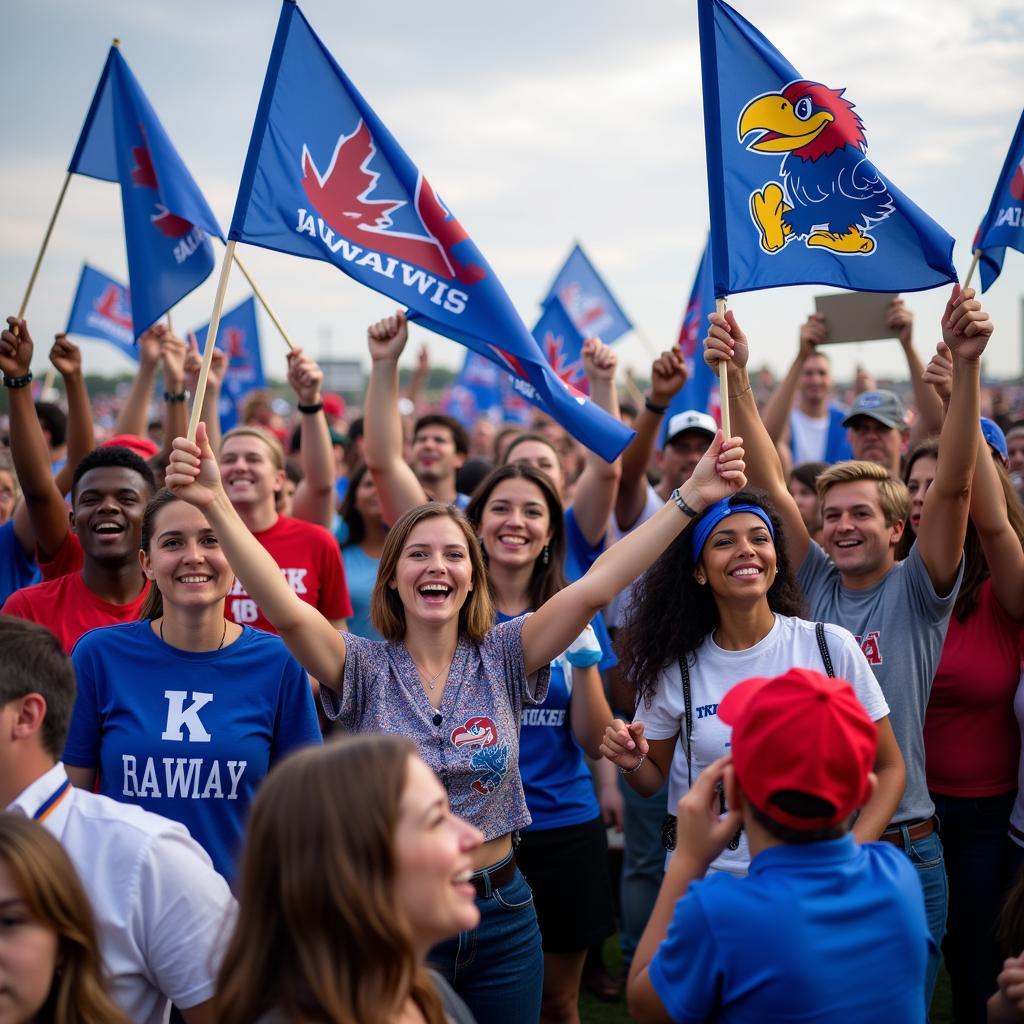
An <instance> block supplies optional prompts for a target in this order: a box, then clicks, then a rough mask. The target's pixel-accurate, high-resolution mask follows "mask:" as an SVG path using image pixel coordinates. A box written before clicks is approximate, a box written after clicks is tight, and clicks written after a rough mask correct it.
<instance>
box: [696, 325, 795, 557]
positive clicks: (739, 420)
mask: <svg viewBox="0 0 1024 1024" xmlns="http://www.w3.org/2000/svg"><path fill="white" fill-rule="evenodd" d="M708 319H709V320H710V322H711V326H710V328H709V329H708V336H707V337H706V338H705V339H704V359H705V361H706V362H707V363H708V365H709V366H710V367H711V369H712V370H714V371H715V374H716V375H717V374H718V364H719V362H721V360H723V359H726V360H727V363H726V367H727V371H728V382H729V411H730V413H731V414H732V426H733V429H734V430H735V431H736V432H737V433H738V434H739V435H740V437H742V438H743V446H744V450H745V451H746V459H747V466H748V467H749V479H750V483H751V485H752V486H753V487H760V488H762V489H763V490H765V491H767V492H768V496H769V498H771V502H772V504H773V505H774V506H775V511H776V512H778V514H779V516H780V518H781V519H782V524H783V526H784V528H785V535H786V552H787V554H788V555H789V560H790V563H791V564H792V565H793V566H794V567H796V568H799V567H800V565H801V564H802V563H803V560H804V558H805V557H806V555H807V550H808V548H809V547H810V544H811V536H810V534H809V533H808V532H807V527H806V526H805V525H804V520H803V516H801V515H800V509H799V508H797V504H796V502H795V501H794V500H793V496H792V495H791V494H790V493H789V487H788V486H787V481H786V474H785V473H784V472H783V469H782V461H781V460H780V458H779V453H778V450H777V449H776V447H775V444H774V442H773V441H772V439H771V437H769V435H768V431H767V430H766V429H765V425H764V423H763V422H762V421H761V415H760V413H759V412H758V409H757V402H756V401H755V400H754V392H753V389H752V388H751V385H750V378H749V377H748V376H747V358H748V356H749V354H750V349H749V346H748V344H747V336H746V335H745V334H744V333H743V331H742V329H741V328H740V325H739V324H738V323H737V322H736V317H735V316H734V315H733V312H732V310H730V311H729V312H728V313H726V314H725V316H721V315H719V314H718V313H712V314H711V316H710V317H709V318H708Z"/></svg>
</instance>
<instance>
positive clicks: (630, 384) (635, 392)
mask: <svg viewBox="0 0 1024 1024" xmlns="http://www.w3.org/2000/svg"><path fill="white" fill-rule="evenodd" d="M624 381H625V386H626V390H627V391H628V392H629V397H630V398H632V399H633V401H634V402H636V404H637V405H638V406H642V405H643V404H644V393H643V392H642V391H641V390H640V388H639V386H638V385H637V382H636V377H634V376H633V371H632V370H626V375H625V378H624Z"/></svg>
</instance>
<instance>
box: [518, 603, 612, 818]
mask: <svg viewBox="0 0 1024 1024" xmlns="http://www.w3.org/2000/svg"><path fill="white" fill-rule="evenodd" d="M512 617H513V616H511V615H503V614H502V613H501V612H498V621H499V622H508V621H509V619H511V618H512ZM569 667H570V666H567V665H566V664H565V662H564V661H563V660H562V659H561V658H556V659H555V660H554V661H553V662H551V681H550V683H549V685H548V695H547V697H545V698H544V702H543V703H542V704H537V705H532V706H527V707H524V708H523V710H522V712H521V713H520V716H519V720H520V727H519V774H520V776H521V777H522V780H523V792H524V793H525V794H526V806H527V807H528V808H529V811H530V816H531V817H532V818H533V824H531V825H529V826H527V828H525V829H524V830H523V831H526V832H535V831H541V830H543V829H549V828H560V827H562V826H564V825H582V824H583V823H584V822H585V821H593V820H594V818H596V817H597V816H598V815H599V814H600V813H601V808H600V807H599V806H598V803H597V797H596V795H595V794H594V781H593V779H592V777H591V775H590V769H589V768H588V767H587V762H586V761H585V760H584V757H583V751H582V749H581V748H580V746H579V744H578V743H577V742H576V737H575V736H573V733H572V724H571V722H570V721H569V702H570V701H571V700H572V679H571V673H570V679H569V682H568V683H567V682H566V676H565V669H566V668H569Z"/></svg>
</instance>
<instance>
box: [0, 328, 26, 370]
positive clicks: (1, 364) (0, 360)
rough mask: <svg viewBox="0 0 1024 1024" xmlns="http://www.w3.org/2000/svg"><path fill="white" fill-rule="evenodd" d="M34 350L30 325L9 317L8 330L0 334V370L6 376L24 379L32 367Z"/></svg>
mask: <svg viewBox="0 0 1024 1024" xmlns="http://www.w3.org/2000/svg"><path fill="white" fill-rule="evenodd" d="M15 332H17V333H15ZM33 350H34V346H33V344H32V336H31V335H30V334H29V333H28V324H27V323H25V321H24V320H19V319H18V318H17V317H16V316H9V317H8V318H7V330H6V331H4V332H3V333H2V334H0V370H3V374H4V376H5V377H24V376H25V374H26V373H28V372H29V369H30V367H31V366H32V352H33Z"/></svg>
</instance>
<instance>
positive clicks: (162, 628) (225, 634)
mask: <svg viewBox="0 0 1024 1024" xmlns="http://www.w3.org/2000/svg"><path fill="white" fill-rule="evenodd" d="M227 635H228V620H227V619H225V620H224V631H223V632H222V633H221V635H220V643H219V644H217V650H218V651H219V650H220V649H221V648H222V647H223V646H224V640H225V638H226V637H227ZM160 639H161V640H164V620H163V619H161V620H160ZM164 643H167V641H166V640H164Z"/></svg>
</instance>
